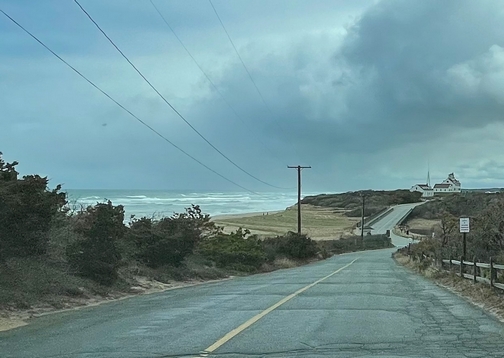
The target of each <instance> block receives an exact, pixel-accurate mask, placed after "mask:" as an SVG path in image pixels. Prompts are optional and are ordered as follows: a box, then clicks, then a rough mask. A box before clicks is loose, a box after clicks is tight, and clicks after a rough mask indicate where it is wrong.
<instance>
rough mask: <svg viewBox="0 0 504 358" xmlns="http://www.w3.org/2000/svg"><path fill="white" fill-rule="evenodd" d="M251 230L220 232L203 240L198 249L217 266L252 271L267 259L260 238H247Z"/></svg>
mask: <svg viewBox="0 0 504 358" xmlns="http://www.w3.org/2000/svg"><path fill="white" fill-rule="evenodd" d="M249 233H250V232H249V231H248V230H245V231H243V230H242V229H241V228H240V229H238V230H237V231H236V232H233V233H231V234H229V235H228V234H223V233H219V234H217V235H216V236H214V237H208V238H206V239H205V240H203V241H202V242H201V243H200V245H199V247H198V251H199V252H200V253H201V254H202V255H203V256H205V257H207V258H208V259H210V260H212V261H214V262H215V263H216V264H217V267H227V268H232V269H235V270H238V271H246V272H252V271H255V270H257V269H258V268H259V267H260V266H261V265H262V264H263V263H264V262H265V260H266V254H265V252H264V249H263V247H262V245H261V242H260V240H258V239H257V238H256V237H255V236H251V237H249V238H246V236H247V235H248V234H249Z"/></svg>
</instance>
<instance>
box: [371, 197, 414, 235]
mask: <svg viewBox="0 0 504 358" xmlns="http://www.w3.org/2000/svg"><path fill="white" fill-rule="evenodd" d="M421 204H422V203H414V204H402V205H396V206H394V207H393V210H392V212H391V213H389V214H388V215H387V216H385V217H384V218H383V219H381V220H380V221H378V222H376V223H374V224H373V225H371V226H372V227H373V230H372V233H373V234H385V232H386V231H387V230H389V229H390V230H391V231H392V228H393V227H394V225H395V224H397V222H399V220H401V219H402V217H403V216H404V215H406V213H407V212H408V211H409V210H411V209H413V208H414V207H415V206H417V205H421Z"/></svg>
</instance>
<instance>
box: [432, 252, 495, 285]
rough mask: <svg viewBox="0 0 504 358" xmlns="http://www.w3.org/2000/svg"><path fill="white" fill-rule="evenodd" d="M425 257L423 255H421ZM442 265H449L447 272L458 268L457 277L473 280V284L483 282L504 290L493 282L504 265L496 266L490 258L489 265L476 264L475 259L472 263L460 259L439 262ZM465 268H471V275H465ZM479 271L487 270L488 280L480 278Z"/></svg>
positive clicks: (483, 263)
mask: <svg viewBox="0 0 504 358" xmlns="http://www.w3.org/2000/svg"><path fill="white" fill-rule="evenodd" d="M423 256H425V255H423ZM441 261H442V264H448V265H449V270H450V271H452V270H453V266H458V267H459V269H458V272H457V273H456V274H457V275H458V276H460V277H463V278H467V279H470V280H473V281H474V282H483V283H486V284H488V285H490V286H492V287H496V288H499V289H501V290H504V284H502V283H499V282H495V279H496V278H497V270H502V271H504V265H500V264H496V263H494V262H493V260H492V258H490V262H489V263H485V262H477V260H476V258H474V259H473V261H466V260H464V259H463V258H462V257H461V258H460V260H453V259H449V260H444V259H443V260H441ZM465 266H471V267H472V273H466V272H465V270H464V267H465ZM481 269H487V270H489V273H490V279H488V278H486V277H482V276H481V273H482V271H481Z"/></svg>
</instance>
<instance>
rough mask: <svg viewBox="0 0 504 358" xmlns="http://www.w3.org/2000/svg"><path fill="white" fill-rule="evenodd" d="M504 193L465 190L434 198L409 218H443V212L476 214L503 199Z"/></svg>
mask: <svg viewBox="0 0 504 358" xmlns="http://www.w3.org/2000/svg"><path fill="white" fill-rule="evenodd" d="M503 198H504V193H492V194H486V193H484V192H483V193H482V192H464V193H463V194H462V195H461V194H450V195H446V196H442V197H439V198H434V199H433V200H430V201H428V202H426V203H425V204H423V205H420V206H417V207H416V208H414V209H413V211H412V212H411V214H410V216H409V219H410V220H413V219H416V218H419V219H428V220H433V219H441V218H442V216H443V213H449V214H451V215H453V216H456V217H460V216H476V215H478V214H479V213H481V212H482V211H483V210H484V209H485V208H487V207H488V206H490V205H492V204H494V203H497V202H499V201H501V200H502V199H503Z"/></svg>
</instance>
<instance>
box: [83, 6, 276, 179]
mask: <svg viewBox="0 0 504 358" xmlns="http://www.w3.org/2000/svg"><path fill="white" fill-rule="evenodd" d="M74 2H75V3H76V4H77V5H78V6H79V8H80V9H81V10H82V12H84V14H86V16H87V17H88V18H89V20H91V22H92V23H93V24H94V25H95V26H96V28H97V29H98V30H99V31H100V32H101V33H102V34H103V36H105V38H106V39H107V40H108V41H109V42H110V43H111V44H112V46H114V48H115V49H116V50H117V51H118V52H119V53H120V54H121V56H122V57H123V58H124V59H125V60H126V61H127V62H128V63H129V64H130V65H131V67H132V68H133V69H134V70H135V71H136V72H137V73H138V74H139V75H140V77H142V78H143V80H144V81H145V82H146V83H147V84H148V85H149V86H150V87H151V88H152V89H153V90H154V92H156V93H157V95H158V96H159V97H160V98H161V99H162V100H163V101H164V102H165V103H166V104H167V105H168V106H169V107H170V108H171V109H172V110H173V112H175V114H177V116H179V117H180V118H181V119H182V120H183V121H184V122H185V123H186V124H187V125H188V126H189V127H190V128H191V129H192V130H193V131H194V132H195V133H196V134H197V135H198V136H200V137H201V139H203V140H204V141H205V142H206V143H207V144H208V145H209V146H210V147H212V148H213V149H214V150H215V151H216V152H217V153H219V154H220V155H221V156H222V157H223V158H224V159H226V160H227V161H228V162H229V163H231V164H232V165H234V166H235V167H236V168H238V169H239V170H240V171H242V172H243V173H245V174H247V175H248V176H249V177H251V178H253V179H255V180H257V181H258V182H261V183H263V184H264V185H267V186H270V187H273V188H276V189H283V188H281V187H278V186H276V185H273V184H270V183H268V182H266V181H264V180H262V179H259V178H258V177H256V176H255V175H253V174H251V173H250V172H248V171H247V170H245V169H243V168H242V167H241V166H239V165H238V164H236V163H235V162H234V161H233V160H232V159H230V158H229V157H228V156H227V155H225V154H224V153H223V152H222V151H221V150H219V149H218V148H217V147H216V146H215V145H213V144H212V143H211V142H210V141H209V140H208V139H206V137H205V136H204V135H203V134H201V133H200V132H199V131H198V130H197V129H196V128H195V127H194V126H193V125H192V124H191V123H190V122H189V121H188V120H187V119H186V118H185V117H184V116H183V115H182V114H180V112H179V111H177V109H176V108H175V107H174V106H173V105H172V104H171V103H170V102H169V101H168V100H167V99H166V98H165V97H164V96H163V95H162V94H161V93H160V92H159V91H158V90H157V88H156V87H154V85H153V84H152V83H151V82H150V81H149V80H148V79H147V77H145V76H144V74H143V73H142V72H141V71H140V70H139V69H138V68H137V67H136V66H135V65H134V64H133V62H131V61H130V59H129V58H128V57H127V56H126V55H125V54H124V52H122V51H121V49H120V48H119V47H118V46H117V45H116V44H115V43H114V41H112V39H111V38H110V37H109V36H108V35H107V34H106V33H105V31H103V29H102V28H101V27H100V25H98V23H97V22H96V21H95V20H94V19H93V18H92V17H91V15H90V14H89V13H88V12H87V11H86V10H85V9H84V8H83V7H82V5H81V4H80V3H79V2H78V1H77V0H74Z"/></svg>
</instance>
